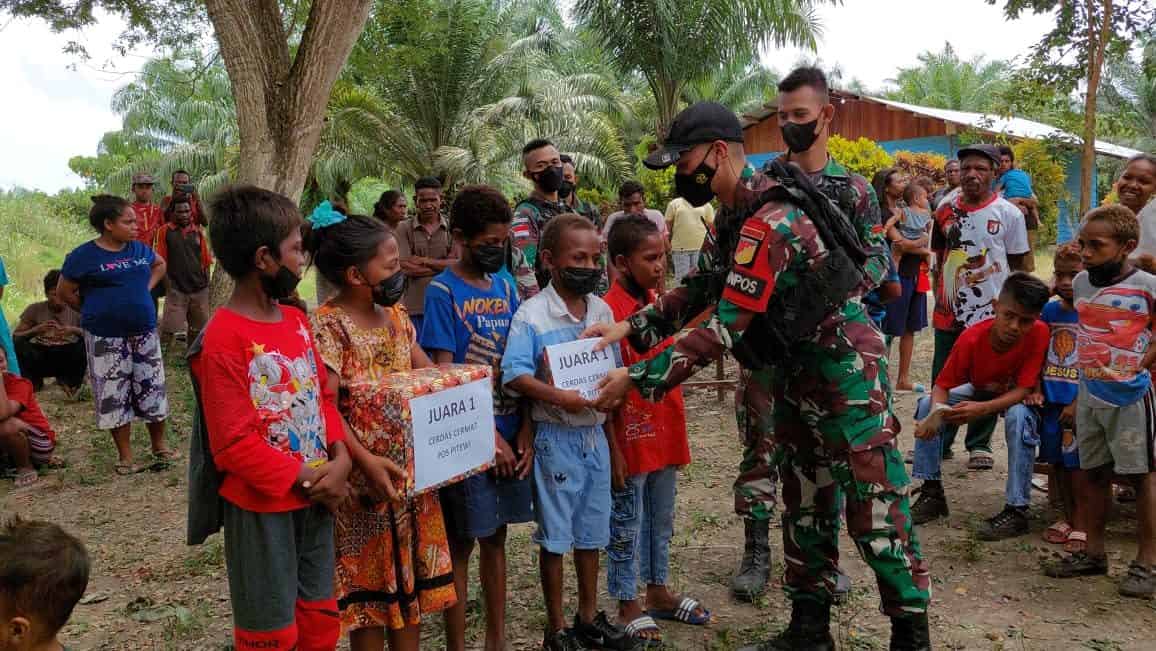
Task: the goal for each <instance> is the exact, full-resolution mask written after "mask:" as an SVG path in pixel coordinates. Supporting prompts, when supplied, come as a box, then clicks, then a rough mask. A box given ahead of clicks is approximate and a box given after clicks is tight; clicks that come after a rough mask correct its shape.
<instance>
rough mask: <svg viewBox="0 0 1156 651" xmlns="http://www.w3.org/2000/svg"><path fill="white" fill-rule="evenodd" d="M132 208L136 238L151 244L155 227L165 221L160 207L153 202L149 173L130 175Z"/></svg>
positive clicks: (151, 180) (155, 232) (146, 244)
mask: <svg viewBox="0 0 1156 651" xmlns="http://www.w3.org/2000/svg"><path fill="white" fill-rule="evenodd" d="M132 194H133V202H132V209H133V212H135V213H136V219H137V231H136V239H137V241H138V242H140V243H141V244H144V245H145V246H150V247H151V246H152V245H153V240H154V239H155V238H156V234H157V229H158V228H160V227H161V225H162V224H164V223H165V214H164V212H163V211H162V210H161V207H160V206H158V205H156V204H155V203H153V177H152V175H151V174H133V175H132Z"/></svg>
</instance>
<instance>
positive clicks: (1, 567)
mask: <svg viewBox="0 0 1156 651" xmlns="http://www.w3.org/2000/svg"><path fill="white" fill-rule="evenodd" d="M88 573H89V559H88V552H87V551H86V550H85V549H84V545H83V544H81V542H80V541H79V540H77V539H76V538H74V537H72V536H71V535H69V534H68V533H67V532H65V531H64V530H63V529H61V528H60V527H58V526H56V525H55V524H52V523H50V522H40V521H37V520H24V519H22V518H20V517H19V516H16V517H13V518H12V519H10V520H8V521H7V522H5V523H4V524H3V525H0V603H3V605H4V607H3V608H2V609H0V610H5V611H7V612H8V613H9V614H15V615H22V616H24V617H27V618H29V619H31V620H33V621H34V623H35V624H36V625H39V626H42V627H43V630H40V631H38V632H39V633H40V635H39V637H40V639H39V640H37V641H47V640H51V639H52V638H54V637H55V636H56V633H57V632H58V631H60V629H61V628H64V625H65V624H66V623H68V618H69V617H70V616H72V609H73V608H74V607H75V606H76V602H78V601H80V598H81V597H82V596H84V591H85V589H86V588H87V587H88Z"/></svg>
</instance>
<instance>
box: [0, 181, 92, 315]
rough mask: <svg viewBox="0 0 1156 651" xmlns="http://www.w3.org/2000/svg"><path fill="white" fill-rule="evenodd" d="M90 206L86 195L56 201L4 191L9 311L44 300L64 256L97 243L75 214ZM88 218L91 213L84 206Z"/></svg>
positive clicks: (1, 209)
mask: <svg viewBox="0 0 1156 651" xmlns="http://www.w3.org/2000/svg"><path fill="white" fill-rule="evenodd" d="M84 204H88V198H87V195H86V194H85V193H83V192H82V191H79V190H77V191H70V192H65V193H61V194H59V195H57V196H55V197H53V196H49V195H47V194H44V193H43V192H31V191H28V190H12V191H0V233H3V234H4V237H0V258H3V260H4V266H5V268H6V269H7V271H8V280H9V285H8V286H7V287H5V288H4V299H3V304H4V312H5V313H7V314H8V315H10V316H12V315H19V314H20V313H21V312H23V311H24V308H25V307H27V306H28V304H29V303H33V302H35V301H40V300H43V297H44V285H43V282H42V281H43V278H44V274H45V273H46V272H47V271H48V270H49V269H52V268H54V267H55V268H60V265H61V263H63V262H64V256H65V254H67V253H68V252H69V251H71V250H72V249H73V248H75V247H76V246H77V245H79V244H80V243H82V242H84V241H85V240H88V239H92V237H93V233H92V231H91V230H90V229H89V226H88V222H87V220H86V219H77V215H76V212H77V211H78V210H80V207H81V206H82V205H84ZM83 214H84V215H85V216H87V215H88V206H87V205H84V207H83Z"/></svg>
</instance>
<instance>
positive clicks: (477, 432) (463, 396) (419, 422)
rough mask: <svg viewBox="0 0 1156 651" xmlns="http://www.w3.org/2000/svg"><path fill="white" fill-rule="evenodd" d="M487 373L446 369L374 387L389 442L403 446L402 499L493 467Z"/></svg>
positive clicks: (398, 376) (390, 378)
mask: <svg viewBox="0 0 1156 651" xmlns="http://www.w3.org/2000/svg"><path fill="white" fill-rule="evenodd" d="M491 374H492V370H491V369H490V368H489V367H486V366H479V365H475V364H445V365H441V366H436V367H432V368H423V369H415V370H412V371H403V372H401V373H392V374H390V375H387V376H385V377H384V378H382V379H381V380H379V381H378V388H379V391H380V394H381V395H382V396H383V398H382V405H381V406H382V408H383V409H385V412H386V413H385V415H386V421H387V422H388V423H389V427H394V428H397V429H396V431H395V432H393V434H394V435H395V436H394V437H392V438H394V440H401V441H405V454H404V457H405V465H404V466H403V467H404V468H405V475H406V481H405V491H404V492H405V494H406V495H410V496H412V495H417V494H420V493H424V492H427V491H431V490H435V489H437V488H440V487H442V486H445V485H447V484H453V483H457V482H459V481H462V480H463V479H465V478H467V477H470V476H472V475H476V474H478V473H480V472H485V471H486V470H488V469H489V468H490V466H492V465H493V463H494V451H495V447H494V396H493V380H492V379H491Z"/></svg>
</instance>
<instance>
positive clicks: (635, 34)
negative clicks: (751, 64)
mask: <svg viewBox="0 0 1156 651" xmlns="http://www.w3.org/2000/svg"><path fill="white" fill-rule="evenodd" d="M815 4H816V0H577V2H576V3H575V4H574V16H575V17H576V18H577V20H578V21H579V23H580V24H581V25H582V26H583V27H584V28H585V29H586V30H587V31H588V33H589V34H590V35H591V36H592V38H594V39H595V40H596V41H597V42H598V43H599V44H600V45H601V47H602V49H603V51H604V52H605V53H606V56H607V57H609V59H610V60H611V61H612V62H613V63H614V64H615V66H616V67H617V68H618V69H619V70H620V72H621V73H622V74H625V75H630V74H640V75H641V76H642V77H643V78H644V79H645V82H646V85H647V87H648V88H649V90H650V93H651V94H652V95H653V97H654V102H655V104H656V107H657V113H658V115H657V119H656V124H655V127H656V131H657V135H658V136H659V139H660V140H661V139H662V138H664V137H665V135H666V132H667V130H668V128H669V126H670V122H671V121H672V120H673V119H674V116H675V114H676V113H677V112H678V110H679V109H680V108H681V105H682V102H683V100H684V89H685V88H686V86H687V85H689V84H691V83H693V82H695V81H698V80H703V79H706V78H708V77H709V76H710V75H711V74H713V73H714V72H715V71H716V69H718V68H719V67H721V66H723V65H724V63H726V62H730V61H744V62H745V61H753V60H754V59H755V58H756V57H757V56H758V54H759V52H760V50H762V49H763V48H764V47H768V46H783V45H801V46H807V47H811V48H813V47H814V45H815V38H816V36H817V35H818V33H819V31H820V29H819V23H818V19H817V18H816V15H815V10H814V8H815Z"/></svg>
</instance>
